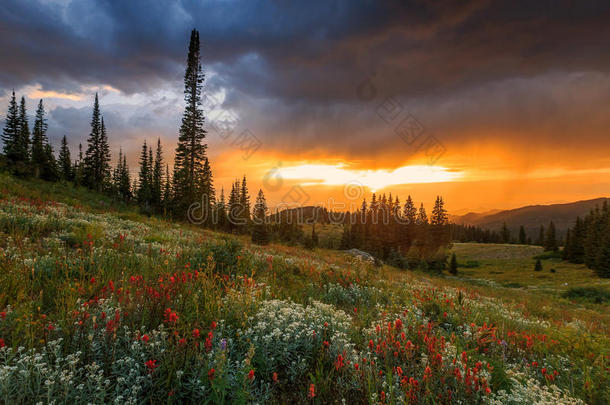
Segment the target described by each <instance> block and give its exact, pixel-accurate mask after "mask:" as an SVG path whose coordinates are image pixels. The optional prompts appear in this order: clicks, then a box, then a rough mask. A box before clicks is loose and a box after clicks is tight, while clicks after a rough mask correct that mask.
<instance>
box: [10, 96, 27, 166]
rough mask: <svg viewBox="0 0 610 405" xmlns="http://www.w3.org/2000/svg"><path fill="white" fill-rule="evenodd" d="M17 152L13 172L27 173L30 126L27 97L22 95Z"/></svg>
mask: <svg viewBox="0 0 610 405" xmlns="http://www.w3.org/2000/svg"><path fill="white" fill-rule="evenodd" d="M15 152H16V161H15V166H14V167H13V172H14V173H15V174H16V175H18V176H24V175H27V174H28V172H29V169H30V168H29V166H30V127H29V123H28V117H27V111H26V108H25V97H21V103H20V104H19V139H18V141H17V143H16V144H15Z"/></svg>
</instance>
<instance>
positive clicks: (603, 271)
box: [593, 222, 610, 278]
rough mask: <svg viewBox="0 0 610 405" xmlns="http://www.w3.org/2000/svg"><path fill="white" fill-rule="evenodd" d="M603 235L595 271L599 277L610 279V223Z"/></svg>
mask: <svg viewBox="0 0 610 405" xmlns="http://www.w3.org/2000/svg"><path fill="white" fill-rule="evenodd" d="M603 235H604V236H603V237H602V240H601V241H600V242H601V243H600V247H599V249H598V251H597V254H596V255H595V266H594V269H593V270H594V271H595V273H596V274H597V275H598V276H599V277H603V278H610V222H606V226H605V230H604V233H603Z"/></svg>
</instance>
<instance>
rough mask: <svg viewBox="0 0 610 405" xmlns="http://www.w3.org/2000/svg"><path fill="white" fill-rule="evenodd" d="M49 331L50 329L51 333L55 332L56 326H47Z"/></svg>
mask: <svg viewBox="0 0 610 405" xmlns="http://www.w3.org/2000/svg"><path fill="white" fill-rule="evenodd" d="M47 329H48V330H49V331H50V332H52V331H54V330H55V326H53V324H52V323H50V324H49V326H47Z"/></svg>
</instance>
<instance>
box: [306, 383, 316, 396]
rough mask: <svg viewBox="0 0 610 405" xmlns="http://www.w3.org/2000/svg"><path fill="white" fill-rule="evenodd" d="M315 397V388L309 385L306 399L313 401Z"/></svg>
mask: <svg viewBox="0 0 610 405" xmlns="http://www.w3.org/2000/svg"><path fill="white" fill-rule="evenodd" d="M315 396H316V386H315V385H314V384H311V385H310V386H309V394H307V397H308V398H309V399H313V398H314V397H315Z"/></svg>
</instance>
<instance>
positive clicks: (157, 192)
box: [151, 138, 163, 211]
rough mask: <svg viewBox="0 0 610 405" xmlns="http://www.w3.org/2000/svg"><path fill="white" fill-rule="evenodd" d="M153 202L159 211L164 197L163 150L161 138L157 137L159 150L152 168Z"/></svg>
mask: <svg viewBox="0 0 610 405" xmlns="http://www.w3.org/2000/svg"><path fill="white" fill-rule="evenodd" d="M151 194H152V203H153V205H154V207H155V209H157V210H158V211H160V209H161V201H162V199H163V151H162V149H161V138H158V139H157V151H156V153H155V162H154V166H153V169H152V190H151Z"/></svg>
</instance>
